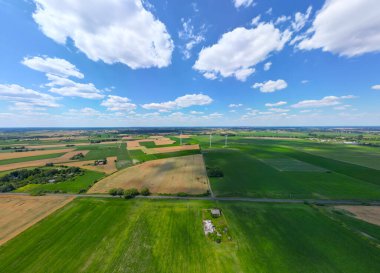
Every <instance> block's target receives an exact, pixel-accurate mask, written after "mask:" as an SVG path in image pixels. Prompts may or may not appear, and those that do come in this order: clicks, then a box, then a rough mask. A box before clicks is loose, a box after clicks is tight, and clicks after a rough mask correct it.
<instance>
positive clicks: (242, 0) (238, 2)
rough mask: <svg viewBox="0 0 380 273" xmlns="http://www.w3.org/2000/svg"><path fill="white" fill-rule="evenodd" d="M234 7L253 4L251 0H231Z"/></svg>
mask: <svg viewBox="0 0 380 273" xmlns="http://www.w3.org/2000/svg"><path fill="white" fill-rule="evenodd" d="M233 1H234V5H235V8H240V7H244V8H247V7H249V6H252V5H253V0H233Z"/></svg>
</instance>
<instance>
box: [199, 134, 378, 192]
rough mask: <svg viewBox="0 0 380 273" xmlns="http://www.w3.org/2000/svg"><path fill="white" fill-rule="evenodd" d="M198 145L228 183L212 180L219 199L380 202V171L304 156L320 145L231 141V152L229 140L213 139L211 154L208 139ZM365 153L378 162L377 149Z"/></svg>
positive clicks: (206, 159) (257, 140)
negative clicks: (254, 198) (373, 200)
mask: <svg viewBox="0 0 380 273" xmlns="http://www.w3.org/2000/svg"><path fill="white" fill-rule="evenodd" d="M196 139H197V140H198V141H199V142H200V144H201V147H202V148H203V153H204V157H205V161H206V165H207V166H209V167H216V168H220V169H222V171H223V172H224V177H223V178H211V179H210V180H211V185H212V188H213V191H214V193H215V194H216V195H218V196H248V197H273V198H317V199H332V198H337V199H379V198H380V187H379V186H380V171H379V170H377V169H374V168H369V167H366V166H364V164H353V163H349V162H345V161H340V160H336V159H333V158H331V157H330V158H329V157H325V156H320V155H317V154H312V153H309V152H305V151H304V149H305V147H309V145H310V147H314V146H312V145H317V144H316V143H312V144H310V142H309V141H304V140H291V141H289V140H271V139H270V140H267V139H246V138H242V137H230V138H229V145H228V148H223V146H224V138H223V137H222V136H213V143H212V148H211V149H209V142H208V137H207V136H199V137H197V138H196ZM321 145H322V146H321V147H326V144H321ZM334 147H335V146H331V149H332V150H331V153H332V152H333V148H334ZM364 148H365V149H364V150H363V153H364V151H367V152H368V153H369V154H368V159H367V160H372V161H374V162H375V161H376V160H375V158H373V154H376V153H377V152H378V151H377V150H378V148H375V147H373V148H371V149H372V150H371V151H372V153H371V152H370V151H369V150H368V148H369V147H364ZM346 153H348V152H347V151H346ZM377 162H378V161H377ZM376 164H379V163H376Z"/></svg>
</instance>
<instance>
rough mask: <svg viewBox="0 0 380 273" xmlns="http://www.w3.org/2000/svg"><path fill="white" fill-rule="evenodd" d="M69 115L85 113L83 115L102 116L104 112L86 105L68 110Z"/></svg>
mask: <svg viewBox="0 0 380 273" xmlns="http://www.w3.org/2000/svg"><path fill="white" fill-rule="evenodd" d="M68 114H69V115H74V116H76V115H83V116H100V115H102V113H100V112H99V111H98V110H95V109H94V108H91V107H85V108H82V109H70V110H69V112H68Z"/></svg>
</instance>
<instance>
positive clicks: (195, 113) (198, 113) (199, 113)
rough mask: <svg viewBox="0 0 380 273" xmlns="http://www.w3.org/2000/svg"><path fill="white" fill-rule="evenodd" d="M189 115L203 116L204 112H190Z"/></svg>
mask: <svg viewBox="0 0 380 273" xmlns="http://www.w3.org/2000/svg"><path fill="white" fill-rule="evenodd" d="M190 114H192V115H203V114H204V112H200V111H190Z"/></svg>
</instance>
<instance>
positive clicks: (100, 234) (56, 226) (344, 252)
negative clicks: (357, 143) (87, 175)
mask: <svg viewBox="0 0 380 273" xmlns="http://www.w3.org/2000/svg"><path fill="white" fill-rule="evenodd" d="M213 206H218V207H220V208H222V211H223V213H224V215H225V217H226V220H227V223H228V226H229V229H230V233H231V236H232V242H226V241H223V242H222V243H221V244H217V243H215V242H213V241H212V240H209V239H208V238H207V237H205V235H204V233H203V229H202V209H204V208H210V207H213ZM269 227H270V228H269ZM0 264H1V267H0V272H6V273H9V272H28V273H33V272H51V273H54V272H62V269H64V271H65V272H173V273H175V272H218V273H221V272H284V273H286V272H291V273H293V272H321V273H322V272H323V273H328V272H347V273H350V272H353V273H357V272H367V273H371V272H379V271H380V249H379V248H377V247H375V246H373V245H372V244H371V243H370V242H369V241H368V240H365V239H364V238H363V237H362V236H359V235H357V234H356V233H355V232H353V231H351V230H350V229H347V228H345V227H344V226H342V225H341V224H340V223H338V222H336V221H334V220H333V219H331V218H329V217H327V216H326V215H325V214H323V213H320V212H319V211H318V210H317V209H315V208H312V207H310V206H306V205H285V204H277V205H274V204H251V203H230V202H223V203H217V204H215V203H211V202H205V201H153V200H131V201H126V200H123V199H112V200H110V199H108V200H104V199H94V198H86V199H82V198H80V199H77V200H74V201H73V202H72V203H70V204H68V205H67V206H65V207H64V208H62V209H60V210H59V211H58V212H56V213H54V214H53V215H51V216H49V217H47V218H46V219H44V220H43V221H41V222H39V223H37V224H36V225H34V226H32V227H31V228H29V229H28V230H27V231H25V232H23V233H22V234H20V235H19V236H17V237H16V238H14V239H13V240H11V241H9V242H8V243H6V244H5V245H3V246H1V247H0Z"/></svg>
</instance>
